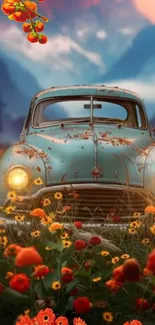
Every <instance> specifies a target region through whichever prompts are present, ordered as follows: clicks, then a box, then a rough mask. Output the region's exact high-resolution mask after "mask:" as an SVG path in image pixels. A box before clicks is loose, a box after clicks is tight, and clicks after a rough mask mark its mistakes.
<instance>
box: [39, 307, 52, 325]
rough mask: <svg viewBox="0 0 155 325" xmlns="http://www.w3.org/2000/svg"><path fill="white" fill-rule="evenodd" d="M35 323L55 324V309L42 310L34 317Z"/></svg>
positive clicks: (40, 324) (42, 324) (43, 324)
mask: <svg viewBox="0 0 155 325" xmlns="http://www.w3.org/2000/svg"><path fill="white" fill-rule="evenodd" d="M34 323H36V324H37V325H54V323H55V314H54V313H53V310H52V309H50V308H46V309H44V310H43V309H42V310H40V311H39V313H38V315H37V316H36V317H35V318H34Z"/></svg>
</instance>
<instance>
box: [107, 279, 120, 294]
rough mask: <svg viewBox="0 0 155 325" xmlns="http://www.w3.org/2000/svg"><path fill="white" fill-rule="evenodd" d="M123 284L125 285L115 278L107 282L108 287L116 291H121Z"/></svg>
mask: <svg viewBox="0 0 155 325" xmlns="http://www.w3.org/2000/svg"><path fill="white" fill-rule="evenodd" d="M122 285H123V284H122V282H118V281H116V280H115V279H111V280H108V281H107V282H106V287H107V288H109V289H110V290H111V291H113V292H115V293H117V292H118V291H119V289H120V288H121V287H122Z"/></svg>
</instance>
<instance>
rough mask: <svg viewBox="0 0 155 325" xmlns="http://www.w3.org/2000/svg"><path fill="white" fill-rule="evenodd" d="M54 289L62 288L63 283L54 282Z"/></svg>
mask: <svg viewBox="0 0 155 325" xmlns="http://www.w3.org/2000/svg"><path fill="white" fill-rule="evenodd" d="M52 289H53V290H54V291H57V290H60V289H61V283H60V282H59V281H54V282H52Z"/></svg>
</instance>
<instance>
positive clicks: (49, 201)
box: [42, 198, 51, 207]
mask: <svg viewBox="0 0 155 325" xmlns="http://www.w3.org/2000/svg"><path fill="white" fill-rule="evenodd" d="M42 203H43V206H44V207H48V206H49V205H50V204H51V200H50V199H48V198H44V199H43V202H42Z"/></svg>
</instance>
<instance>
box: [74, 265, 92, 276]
mask: <svg viewBox="0 0 155 325" xmlns="http://www.w3.org/2000/svg"><path fill="white" fill-rule="evenodd" d="M75 275H76V276H83V277H89V276H90V273H89V271H87V270H86V269H85V267H81V268H80V269H79V270H77V271H76V273H75Z"/></svg>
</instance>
